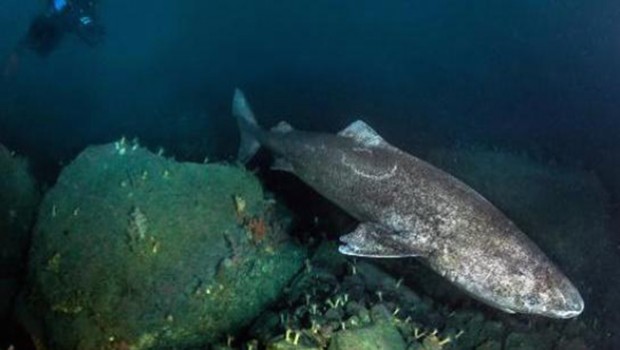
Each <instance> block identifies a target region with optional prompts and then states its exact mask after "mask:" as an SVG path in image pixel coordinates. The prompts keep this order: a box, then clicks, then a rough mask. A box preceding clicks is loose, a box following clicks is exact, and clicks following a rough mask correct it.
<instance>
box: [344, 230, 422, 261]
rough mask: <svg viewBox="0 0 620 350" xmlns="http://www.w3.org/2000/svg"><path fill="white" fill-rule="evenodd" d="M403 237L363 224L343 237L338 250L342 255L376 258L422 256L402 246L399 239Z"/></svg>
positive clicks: (420, 253) (408, 247)
mask: <svg viewBox="0 0 620 350" xmlns="http://www.w3.org/2000/svg"><path fill="white" fill-rule="evenodd" d="M400 237H402V235H401V234H400V233H398V232H393V231H391V230H389V229H388V228H386V227H384V226H381V225H379V224H375V223H369V222H365V223H361V224H359V226H357V228H356V229H355V230H354V231H353V232H351V233H349V234H346V235H344V236H342V237H340V241H341V242H342V243H343V244H342V245H341V246H340V247H339V248H338V250H339V251H340V252H341V253H342V254H346V255H355V256H364V257H375V258H402V257H407V256H419V255H422V252H421V251H415V250H414V249H413V248H411V246H408V245H404V244H402V242H401V240H400V239H399V238H400Z"/></svg>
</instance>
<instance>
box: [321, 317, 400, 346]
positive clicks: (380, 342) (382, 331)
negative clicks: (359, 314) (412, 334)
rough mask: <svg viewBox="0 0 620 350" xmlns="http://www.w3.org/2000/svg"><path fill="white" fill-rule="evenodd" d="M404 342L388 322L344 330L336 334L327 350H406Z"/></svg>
mask: <svg viewBox="0 0 620 350" xmlns="http://www.w3.org/2000/svg"><path fill="white" fill-rule="evenodd" d="M406 348H407V345H406V344H405V341H404V340H403V338H402V337H401V336H400V333H398V330H397V329H396V328H395V327H394V326H393V325H392V324H390V323H389V322H378V323H375V324H373V325H371V326H368V327H364V328H358V329H351V330H344V331H340V332H338V333H336V334H335V335H334V337H333V338H332V340H331V343H330V345H329V350H388V349H389V350H399V349H403V350H404V349H406Z"/></svg>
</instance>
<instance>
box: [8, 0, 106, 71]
mask: <svg viewBox="0 0 620 350" xmlns="http://www.w3.org/2000/svg"><path fill="white" fill-rule="evenodd" d="M96 7H97V4H96V1H94V0H48V4H47V8H46V10H45V12H44V13H42V14H40V15H38V16H37V17H35V18H34V19H33V21H32V22H31V24H30V28H29V29H28V32H27V33H26V35H25V36H24V37H23V38H22V39H21V40H20V41H19V43H18V44H17V46H16V47H15V49H13V52H12V53H11V54H10V56H9V58H8V61H7V63H6V65H5V69H4V75H5V76H9V75H11V74H12V73H13V72H15V71H16V70H17V67H18V65H19V58H20V56H21V55H22V53H23V52H24V51H25V50H27V49H29V50H32V51H34V52H36V53H37V54H38V55H39V56H40V57H46V56H48V55H49V54H50V53H52V52H53V51H54V50H55V49H56V48H57V47H58V46H59V44H60V42H61V41H62V39H63V37H64V36H65V35H66V34H68V33H73V34H75V35H76V36H78V37H79V38H80V39H81V40H82V41H83V42H85V43H86V44H87V45H89V46H95V45H97V44H99V43H101V42H102V41H103V36H104V29H103V26H102V25H101V24H100V23H99V20H98V17H97V13H96Z"/></svg>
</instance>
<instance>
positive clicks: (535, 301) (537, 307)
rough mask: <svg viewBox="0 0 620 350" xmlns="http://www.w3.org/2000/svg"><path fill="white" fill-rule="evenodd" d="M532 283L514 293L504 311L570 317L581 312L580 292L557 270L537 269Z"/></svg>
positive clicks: (582, 305) (582, 303)
mask: <svg viewBox="0 0 620 350" xmlns="http://www.w3.org/2000/svg"><path fill="white" fill-rule="evenodd" d="M552 269H553V268H551V269H550V270H552ZM532 283H533V284H534V288H531V289H530V288H524V289H523V290H522V291H521V292H520V293H519V292H517V293H516V294H515V298H514V299H513V301H514V303H513V305H511V306H508V307H507V308H506V309H507V310H506V311H512V312H519V313H527V314H536V315H541V316H546V317H551V318H572V317H576V316H578V315H579V314H581V313H582V312H583V308H584V302H583V298H582V297H581V294H579V291H578V290H577V288H575V286H574V285H573V284H572V283H571V282H570V281H569V279H568V278H567V277H565V276H564V275H563V274H561V273H560V272H559V271H557V272H555V271H545V272H540V271H539V272H538V273H537V276H536V278H534V279H533V282H532Z"/></svg>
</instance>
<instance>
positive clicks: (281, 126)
mask: <svg viewBox="0 0 620 350" xmlns="http://www.w3.org/2000/svg"><path fill="white" fill-rule="evenodd" d="M293 130H294V129H293V127H292V126H291V124H289V123H287V122H285V121H281V122H279V123H278V124H277V125H276V126H274V127H273V128H271V131H273V132H277V133H280V134H286V133H287V132H291V131H293Z"/></svg>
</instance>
